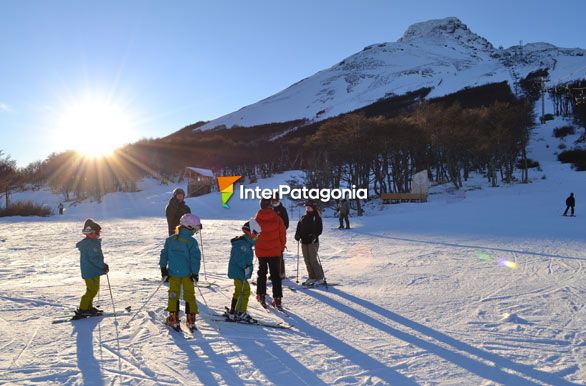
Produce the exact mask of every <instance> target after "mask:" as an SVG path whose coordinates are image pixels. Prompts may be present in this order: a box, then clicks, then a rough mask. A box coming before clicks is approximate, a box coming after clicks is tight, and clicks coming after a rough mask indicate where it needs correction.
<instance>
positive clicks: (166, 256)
mask: <svg viewBox="0 0 586 386" xmlns="http://www.w3.org/2000/svg"><path fill="white" fill-rule="evenodd" d="M179 222H180V225H179V226H178V227H177V232H176V234H175V235H173V236H169V238H167V240H166V241H165V247H164V248H163V249H162V250H161V257H160V260H159V266H160V267H161V276H162V277H164V278H165V277H168V278H169V300H168V304H167V309H166V311H168V312H169V317H168V318H167V320H166V322H165V323H166V324H167V325H169V326H171V327H172V328H174V329H179V320H180V319H179V299H180V297H181V288H182V287H183V300H185V303H186V305H185V313H186V315H187V327H188V328H189V329H190V330H193V329H194V328H195V319H196V314H197V313H198V312H199V311H198V308H197V303H196V301H195V287H194V283H197V282H198V280H199V265H200V260H201V252H200V251H199V247H198V245H197V241H196V240H195V239H194V238H193V235H194V234H195V233H196V232H198V231H199V230H200V229H201V222H200V220H199V217H197V216H196V215H194V214H191V213H187V214H184V215H183V216H181V219H180V221H179Z"/></svg>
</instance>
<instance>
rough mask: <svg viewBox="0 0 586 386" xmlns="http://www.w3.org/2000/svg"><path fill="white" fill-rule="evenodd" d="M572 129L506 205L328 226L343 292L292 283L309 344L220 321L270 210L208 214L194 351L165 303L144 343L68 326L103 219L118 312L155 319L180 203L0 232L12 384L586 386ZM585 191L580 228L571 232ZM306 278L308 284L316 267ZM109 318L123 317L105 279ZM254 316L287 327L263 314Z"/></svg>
mask: <svg viewBox="0 0 586 386" xmlns="http://www.w3.org/2000/svg"><path fill="white" fill-rule="evenodd" d="M566 123H567V122H565V121H563V120H562V119H558V120H556V121H553V122H548V123H547V124H544V125H540V126H538V127H537V129H536V130H535V132H534V133H533V135H532V141H531V148H530V155H529V156H530V157H531V158H532V159H536V160H538V161H539V162H540V164H541V168H542V170H543V171H542V172H538V171H535V170H532V171H531V173H530V177H531V178H532V183H531V184H527V185H521V184H516V185H511V186H503V187H500V188H497V189H494V188H489V187H488V184H487V183H486V182H485V181H484V180H482V179H479V178H475V179H473V180H471V181H469V182H468V183H467V185H466V189H465V190H462V191H455V192H452V191H449V190H446V189H445V188H444V187H434V188H433V193H434V194H432V195H431V196H430V200H429V202H428V203H426V204H401V205H388V206H384V207H381V208H380V209H381V210H380V211H376V210H373V209H376V208H371V212H370V214H371V215H369V216H365V217H361V218H355V217H352V218H351V221H352V226H353V229H351V230H345V231H339V230H337V229H336V228H337V221H336V219H334V218H332V217H329V218H326V220H325V225H324V234H323V236H322V237H320V242H321V245H320V258H321V260H322V262H323V265H324V267H325V269H326V275H327V278H328V280H329V282H331V283H337V284H338V285H337V286H335V287H331V288H330V289H329V290H325V289H321V290H313V291H303V290H297V292H293V291H291V290H289V289H288V287H292V288H298V287H297V285H296V284H295V282H294V279H293V280H289V281H288V282H287V283H286V287H287V288H286V289H285V293H284V304H285V305H286V307H287V308H288V309H289V311H290V313H291V314H292V316H291V318H284V319H285V321H286V322H287V323H290V324H292V325H293V326H294V328H293V329H292V330H271V329H262V328H258V327H250V326H234V325H227V324H225V323H221V322H216V321H214V320H212V318H211V317H210V312H213V311H218V310H221V309H222V307H223V306H225V305H228V304H229V301H230V298H231V295H232V284H231V281H230V280H229V279H228V278H227V277H226V276H225V275H226V267H227V259H228V255H229V246H230V243H229V240H230V238H232V237H234V236H235V235H237V234H238V233H239V227H240V226H241V224H242V222H243V221H244V220H245V219H247V218H248V217H250V216H251V215H252V214H253V213H254V212H255V211H256V207H257V203H256V202H254V201H251V202H247V203H242V202H240V203H239V202H238V200H233V201H231V205H232V208H231V209H230V210H225V209H223V208H221V205H220V198H219V196H218V195H217V194H215V193H214V194H210V195H208V196H203V197H200V198H197V199H192V201H190V205H191V206H192V208H194V207H197V209H196V212H197V213H198V214H200V215H201V216H202V218H203V222H204V228H203V234H202V236H203V241H204V257H205V261H206V272H207V278H208V280H210V281H215V282H216V283H217V284H218V285H219V286H218V287H212V288H211V289H206V288H202V289H201V293H200V292H197V293H196V295H197V299H198V301H199V305H200V315H199V322H198V325H199V327H200V332H199V333H197V334H196V338H195V339H194V340H185V339H184V338H183V337H181V336H178V335H176V334H175V333H170V332H169V331H167V330H166V328H165V327H164V326H162V324H161V320H162V319H163V317H164V308H165V301H166V290H165V288H162V289H161V290H159V292H157V293H156V294H155V296H154V297H153V300H152V301H151V302H150V303H149V304H148V305H147V306H146V308H145V310H144V311H143V312H141V313H140V314H139V315H138V316H137V317H136V318H135V319H134V320H133V321H132V322H131V323H130V326H129V327H128V328H125V327H124V325H125V324H126V322H127V321H128V320H129V319H130V317H129V316H127V315H123V316H120V317H119V318H118V322H119V323H118V324H115V320H114V319H112V318H106V319H103V320H85V321H80V322H76V323H73V324H68V323H65V324H58V325H53V324H51V321H52V319H53V317H54V316H56V315H65V314H67V313H68V312H69V310H71V309H73V308H75V307H76V305H77V302H78V301H79V297H80V296H81V294H82V292H83V284H82V281H81V278H80V276H79V268H78V259H79V257H78V253H77V251H76V250H75V248H74V245H75V242H76V241H77V240H79V239H80V237H81V234H80V232H79V230H80V226H81V219H82V218H83V217H84V216H85V215H88V214H91V215H92V216H95V217H97V218H99V219H100V222H101V224H102V225H103V228H104V233H103V248H104V253H105V255H106V262H107V263H108V264H109V265H110V269H111V273H110V275H109V277H110V281H111V284H112V290H113V296H114V299H115V301H116V306H117V309H118V310H120V309H122V308H123V307H124V306H127V305H132V306H133V307H134V308H135V309H138V307H140V306H141V305H142V304H143V302H144V301H145V300H146V299H147V298H148V296H149V295H150V294H151V293H152V292H153V291H154V290H155V289H156V286H157V285H158V282H159V269H158V267H157V262H158V254H159V251H160V249H161V247H162V244H163V241H164V237H165V234H166V224H165V221H164V219H163V218H162V216H161V213H162V205H163V204H164V202H165V200H166V198H168V195H169V194H170V191H171V189H172V187H165V186H160V185H152V186H150V187H149V186H147V185H148V184H149V182H145V185H143V188H144V189H145V190H144V191H143V192H141V193H136V194H134V195H128V196H126V195H125V194H121V193H116V194H114V195H112V197H114V198H108V197H109V196H110V195H109V196H106V199H105V204H107V205H104V207H103V209H99V208H100V207H99V206H98V205H96V204H94V203H84V204H81V205H80V206H79V207H77V208H72V209H70V211H69V213H68V214H67V215H66V216H63V217H57V216H55V217H52V218H49V219H42V220H39V219H35V218H33V219H21V218H5V219H0V261H1V265H0V279H1V280H0V384H81V383H85V384H92V385H93V384H97V385H102V384H132V385H139V384H140V385H155V384H156V385H160V384H177V383H183V384H205V385H236V384H247V385H252V384H255V385H256V384H263V385H264V384H266V385H324V384H336V385H388V384H390V385H436V384H437V385H515V386H517V385H556V386H557V385H585V384H586V331H585V330H584V325H585V323H586V308H585V307H584V298H585V296H586V281H585V280H584V277H585V274H586V271H585V264H586V253H585V252H584V251H585V250H586V241H585V238H584V236H585V232H584V229H586V216H584V213H583V212H582V209H581V208H583V206H582V204H581V203H582V202H583V198H584V197H586V179H585V178H583V173H577V172H574V171H572V170H571V168H570V167H569V166H568V165H562V164H560V163H559V162H557V161H556V159H555V154H554V151H556V148H557V146H558V144H559V143H560V142H561V141H560V140H559V139H556V138H553V137H552V130H553V128H555V127H558V126H561V125H563V124H566ZM574 139H575V138H566V139H564V140H563V141H564V142H566V143H568V144H569V143H571V141H573V140H574ZM292 174H294V173H292ZM543 175H545V176H546V178H545V179H541V177H542V176H543ZM288 177H289V176H288V175H281V176H275V177H274V178H273V179H272V180H270V181H267V180H265V181H260V184H261V185H263V186H271V184H276V183H279V182H281V181H283V180H285V179H287V178H288ZM478 188H479V189H478ZM570 191H573V192H574V193H575V194H576V197H577V203H578V206H577V209H578V212H577V215H578V217H574V218H569V217H562V216H560V214H561V212H562V211H563V209H564V206H563V202H564V199H565V197H566V196H567V194H568V193H569V192H570ZM76 211H77V212H76ZM290 212H291V217H292V219H293V220H295V219H297V218H298V216H299V214H298V213H297V212H296V211H295V210H291V211H290ZM124 215H128V216H129V217H131V218H130V219H124V218H122V217H124ZM141 216H145V217H142V218H141ZM150 216H152V217H150ZM295 225H296V223H295V221H293V222H292V224H291V228H290V229H289V232H288V250H287V251H286V252H285V257H286V262H287V271H288V273H289V275H295V272H296V262H297V260H296V252H297V251H296V245H295V242H294V240H293V238H292V233H293V232H292V230H293V229H295ZM513 263H514V264H513ZM300 273H301V278H300V279H301V280H303V279H304V277H305V269H304V266H303V261H301V269H300ZM202 278H205V276H204V275H203V272H202ZM202 294H203V296H202ZM97 302H98V304H101V305H102V307H103V308H105V309H110V308H111V303H110V297H109V292H108V290H107V283H106V281H105V280H104V281H103V282H102V290H101V294H100V297H99V299H98V301H97ZM251 313H252V314H254V315H255V316H257V317H259V318H263V319H266V320H280V319H282V317H279V316H277V315H272V314H267V313H265V311H263V310H262V309H260V308H259V306H258V305H257V304H256V303H255V301H254V300H251Z"/></svg>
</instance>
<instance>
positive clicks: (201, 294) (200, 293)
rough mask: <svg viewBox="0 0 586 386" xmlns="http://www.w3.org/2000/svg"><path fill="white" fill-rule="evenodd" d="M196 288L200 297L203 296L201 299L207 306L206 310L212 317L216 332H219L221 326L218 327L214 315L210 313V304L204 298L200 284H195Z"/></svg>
mask: <svg viewBox="0 0 586 386" xmlns="http://www.w3.org/2000/svg"><path fill="white" fill-rule="evenodd" d="M195 286H196V287H197V291H198V292H199V296H201V298H202V299H203V304H205V306H206V308H207V309H208V312H207V314H208V316H209V317H210V321H212V322H213V323H214V324H216V330H217V331H218V332H219V331H220V326H218V325H217V323H216V322H214V318H213V317H212V314H211V312H210V311H211V309H210V306H208V302H207V301H206V298H205V296H203V293H202V292H201V288H199V285H198V283H195Z"/></svg>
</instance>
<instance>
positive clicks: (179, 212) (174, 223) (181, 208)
mask: <svg viewBox="0 0 586 386" xmlns="http://www.w3.org/2000/svg"><path fill="white" fill-rule="evenodd" d="M187 213H191V209H190V208H189V206H187V204H186V203H185V191H184V190H183V189H181V188H175V190H173V197H171V199H170V200H169V203H168V204H167V207H166V208H165V215H166V216H167V226H168V227H169V236H172V235H174V234H175V229H176V228H177V227H178V226H179V220H180V219H181V216H183V215H184V214H187Z"/></svg>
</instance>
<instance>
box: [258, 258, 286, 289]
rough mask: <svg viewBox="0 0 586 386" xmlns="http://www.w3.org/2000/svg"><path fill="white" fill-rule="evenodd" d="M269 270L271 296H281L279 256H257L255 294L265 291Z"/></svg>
mask: <svg viewBox="0 0 586 386" xmlns="http://www.w3.org/2000/svg"><path fill="white" fill-rule="evenodd" d="M269 271H270V272H271V284H272V285H273V298H282V297H283V285H282V283H281V257H280V256H274V257H259V258H258V272H257V273H258V277H257V279H256V294H257V295H265V294H266V293H267V273H268V272H269Z"/></svg>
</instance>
